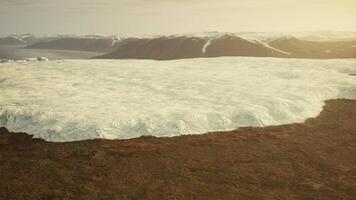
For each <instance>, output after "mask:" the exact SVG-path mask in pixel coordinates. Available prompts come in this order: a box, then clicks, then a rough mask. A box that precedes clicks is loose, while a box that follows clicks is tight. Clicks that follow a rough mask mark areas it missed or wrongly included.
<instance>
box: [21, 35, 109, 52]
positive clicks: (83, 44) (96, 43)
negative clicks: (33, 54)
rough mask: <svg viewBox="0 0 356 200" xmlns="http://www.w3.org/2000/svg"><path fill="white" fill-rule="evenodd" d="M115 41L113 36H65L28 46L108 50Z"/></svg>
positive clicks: (32, 47) (33, 47)
mask: <svg viewBox="0 0 356 200" xmlns="http://www.w3.org/2000/svg"><path fill="white" fill-rule="evenodd" d="M113 42H114V40H113V38H85V37H69V38H66V37H65V38H59V39H53V40H50V41H41V42H38V43H35V44H32V45H29V46H27V47H26V48H30V49H57V50H75V51H93V52H108V51H110V50H112V49H111V48H112V46H113Z"/></svg>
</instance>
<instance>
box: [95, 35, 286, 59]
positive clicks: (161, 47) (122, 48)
mask: <svg viewBox="0 0 356 200" xmlns="http://www.w3.org/2000/svg"><path fill="white" fill-rule="evenodd" d="M115 48H116V49H115V50H114V51H112V52H110V53H108V54H105V55H102V56H98V57H96V58H102V59H156V60H171V59H182V58H198V57H219V56H256V57H271V56H282V55H283V54H284V53H283V52H281V51H279V50H276V49H274V48H272V47H270V46H269V45H267V44H264V43H263V42H260V41H257V40H256V41H251V40H248V39H244V38H242V37H239V36H236V35H233V34H221V35H217V36H210V37H197V36H169V37H159V38H142V39H140V38H129V39H125V40H122V41H119V42H118V43H117V44H116V46H115Z"/></svg>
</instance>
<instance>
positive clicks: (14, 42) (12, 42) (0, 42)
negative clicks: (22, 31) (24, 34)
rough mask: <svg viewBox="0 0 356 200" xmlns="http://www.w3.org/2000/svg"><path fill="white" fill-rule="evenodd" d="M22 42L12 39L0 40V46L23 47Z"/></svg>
mask: <svg viewBox="0 0 356 200" xmlns="http://www.w3.org/2000/svg"><path fill="white" fill-rule="evenodd" d="M23 44H24V42H23V41H21V40H19V39H17V38H14V37H2V38H0V45H23Z"/></svg>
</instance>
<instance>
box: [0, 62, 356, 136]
mask: <svg viewBox="0 0 356 200" xmlns="http://www.w3.org/2000/svg"><path fill="white" fill-rule="evenodd" d="M355 73H356V60H355V59H337V60H316V59H313V60H310V59H278V58H244V57H240V58H238V57H221V58H201V59H183V60H174V61H153V60H57V61H42V62H40V61H30V60H27V61H9V62H3V63H0V127H1V126H5V127H7V128H8V129H9V130H10V131H16V132H27V133H30V134H33V135H34V136H35V137H39V138H43V139H45V140H47V141H57V142H62V141H77V140H84V139H92V138H108V139H128V138H135V137H140V136H142V135H153V136H158V137H163V136H164V137H165V136H178V135H182V134H202V133H206V132H211V131H222V130H232V129H236V128H238V127H244V126H267V125H278V124H286V123H293V122H303V121H304V120H305V119H306V118H309V117H315V116H317V115H318V114H319V113H320V111H321V110H322V107H323V105H324V100H327V99H335V98H356V76H350V75H349V74H355Z"/></svg>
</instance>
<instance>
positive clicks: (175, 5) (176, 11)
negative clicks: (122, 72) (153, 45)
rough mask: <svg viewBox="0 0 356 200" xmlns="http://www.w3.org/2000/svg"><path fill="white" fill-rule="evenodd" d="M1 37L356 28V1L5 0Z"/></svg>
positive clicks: (0, 9)
mask: <svg viewBox="0 0 356 200" xmlns="http://www.w3.org/2000/svg"><path fill="white" fill-rule="evenodd" d="M0 27H1V28H0V34H5V35H7V34H18V33H34V34H68V33H81V34H88V33H101V34H123V35H128V34H130V35H132V34H135V35H137V34H138V35H140V34H161V33H163V34H166V33H184V32H201V31H229V32H236V31H303V30H309V31H318V30H338V31H355V30H356V0H0Z"/></svg>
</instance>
